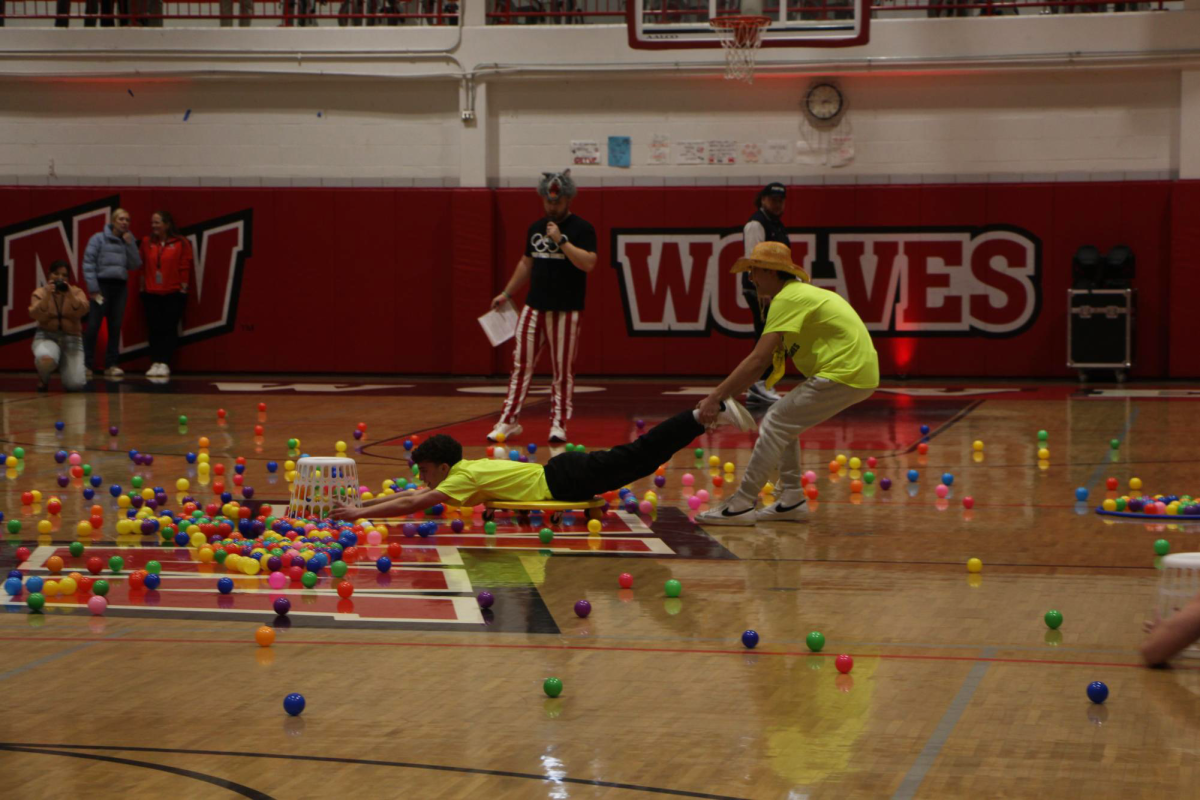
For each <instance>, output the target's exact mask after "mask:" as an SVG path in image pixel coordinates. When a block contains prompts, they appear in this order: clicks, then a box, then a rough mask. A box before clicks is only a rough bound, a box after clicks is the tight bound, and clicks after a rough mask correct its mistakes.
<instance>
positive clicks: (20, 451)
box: [13, 447, 45, 600]
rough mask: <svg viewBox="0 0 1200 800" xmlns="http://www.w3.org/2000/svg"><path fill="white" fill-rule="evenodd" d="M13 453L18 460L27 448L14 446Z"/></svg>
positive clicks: (23, 455) (22, 456)
mask: <svg viewBox="0 0 1200 800" xmlns="http://www.w3.org/2000/svg"><path fill="white" fill-rule="evenodd" d="M13 455H14V456H16V457H17V459H18V460H20V459H22V458H24V457H25V448H24V447H14V448H13ZM42 599H43V600H45V598H42Z"/></svg>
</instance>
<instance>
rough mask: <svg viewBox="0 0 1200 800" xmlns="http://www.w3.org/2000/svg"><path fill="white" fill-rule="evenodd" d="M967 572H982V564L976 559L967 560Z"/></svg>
mask: <svg viewBox="0 0 1200 800" xmlns="http://www.w3.org/2000/svg"><path fill="white" fill-rule="evenodd" d="M967 572H972V573H975V572H983V562H982V561H980V560H979V559H978V558H968V559H967Z"/></svg>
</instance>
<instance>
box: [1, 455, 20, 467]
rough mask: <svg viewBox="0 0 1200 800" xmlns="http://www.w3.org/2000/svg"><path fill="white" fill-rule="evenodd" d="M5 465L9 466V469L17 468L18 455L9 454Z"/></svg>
mask: <svg viewBox="0 0 1200 800" xmlns="http://www.w3.org/2000/svg"><path fill="white" fill-rule="evenodd" d="M4 466H6V467H8V468H9V469H15V468H16V466H17V457H16V456H9V457H8V458H6V459H4Z"/></svg>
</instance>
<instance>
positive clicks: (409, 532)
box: [401, 522, 417, 538]
mask: <svg viewBox="0 0 1200 800" xmlns="http://www.w3.org/2000/svg"><path fill="white" fill-rule="evenodd" d="M401 530H403V531H404V535H405V536H408V537H410V538H411V537H413V536H416V535H417V525H416V523H415V522H406V523H404V527H403V528H402V529H401Z"/></svg>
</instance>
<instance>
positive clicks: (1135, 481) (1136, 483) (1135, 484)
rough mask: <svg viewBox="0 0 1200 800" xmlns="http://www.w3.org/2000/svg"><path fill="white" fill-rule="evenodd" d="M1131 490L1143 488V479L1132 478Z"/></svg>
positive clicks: (1130, 481)
mask: <svg viewBox="0 0 1200 800" xmlns="http://www.w3.org/2000/svg"><path fill="white" fill-rule="evenodd" d="M1129 488H1130V489H1135V490H1137V489H1141V488H1142V479H1141V478H1130V479H1129Z"/></svg>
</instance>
